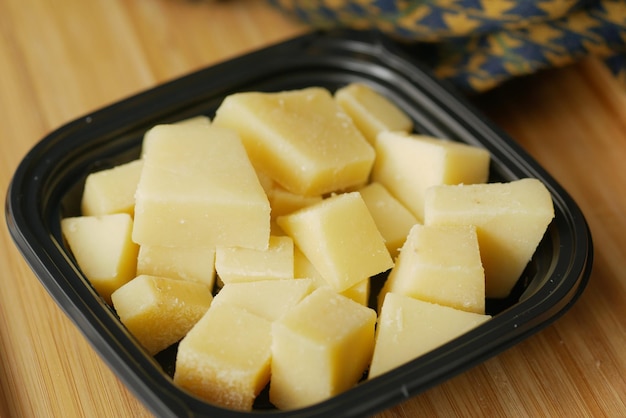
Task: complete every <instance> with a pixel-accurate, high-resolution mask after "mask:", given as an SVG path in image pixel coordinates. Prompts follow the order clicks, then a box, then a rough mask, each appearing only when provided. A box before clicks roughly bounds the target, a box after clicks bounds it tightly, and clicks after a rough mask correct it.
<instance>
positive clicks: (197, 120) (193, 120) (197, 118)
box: [174, 115, 211, 126]
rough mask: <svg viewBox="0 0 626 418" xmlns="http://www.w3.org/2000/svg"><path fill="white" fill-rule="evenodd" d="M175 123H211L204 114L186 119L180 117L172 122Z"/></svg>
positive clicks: (206, 124) (205, 124)
mask: <svg viewBox="0 0 626 418" xmlns="http://www.w3.org/2000/svg"><path fill="white" fill-rule="evenodd" d="M174 123H175V124H177V125H204V126H208V125H210V124H211V119H210V118H209V117H208V116H206V115H198V116H191V117H189V118H186V119H181V120H179V121H177V122H174Z"/></svg>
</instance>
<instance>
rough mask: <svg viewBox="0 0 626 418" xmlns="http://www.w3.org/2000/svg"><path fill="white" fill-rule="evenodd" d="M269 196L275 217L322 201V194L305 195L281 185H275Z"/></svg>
mask: <svg viewBox="0 0 626 418" xmlns="http://www.w3.org/2000/svg"><path fill="white" fill-rule="evenodd" d="M268 197H269V200H270V206H271V207H272V217H273V218H274V219H275V218H277V217H278V216H282V215H288V214H290V213H292V212H295V211H297V210H300V209H302V208H305V207H307V206H311V205H313V204H315V203H319V202H321V201H322V196H303V195H300V194H295V193H291V192H290V191H289V190H286V189H284V188H282V187H280V186H276V187H274V188H273V189H272V192H271V193H270V194H269V195H268Z"/></svg>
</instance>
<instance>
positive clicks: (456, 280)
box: [379, 224, 485, 314]
mask: <svg viewBox="0 0 626 418" xmlns="http://www.w3.org/2000/svg"><path fill="white" fill-rule="evenodd" d="M387 292H393V293H400V294H403V295H406V296H411V297H414V298H416V299H420V300H424V301H426V302H432V303H437V304H439V305H445V306H450V307H452V308H456V309H461V310H464V311H469V312H475V313H479V314H484V313H485V272H484V270H483V266H482V263H481V260H480V251H479V249H478V238H477V236H476V228H475V227H474V226H473V225H455V226H424V225H419V224H417V225H415V226H414V227H413V228H412V229H411V231H410V232H409V235H408V237H407V239H406V242H405V243H404V246H403V247H402V250H401V251H400V255H399V256H398V259H397V260H396V265H395V266H394V268H393V269H392V270H391V272H390V273H389V277H388V278H387V282H386V283H385V286H384V287H383V289H382V291H381V293H380V294H379V301H380V302H382V300H383V299H384V296H385V293H387Z"/></svg>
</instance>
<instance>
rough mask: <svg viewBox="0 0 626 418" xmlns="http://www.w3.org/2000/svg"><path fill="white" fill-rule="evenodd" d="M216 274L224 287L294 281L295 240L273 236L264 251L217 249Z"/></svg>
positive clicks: (230, 248) (239, 248) (241, 248)
mask: <svg viewBox="0 0 626 418" xmlns="http://www.w3.org/2000/svg"><path fill="white" fill-rule="evenodd" d="M215 270H216V272H217V274H218V275H219V277H220V279H221V280H222V282H223V283H237V282H248V281H254V280H278V279H293V240H292V239H291V238H290V237H288V236H274V235H271V236H270V238H269V245H268V248H267V249H264V250H257V249H252V248H243V247H221V246H220V247H217V248H216V249H215Z"/></svg>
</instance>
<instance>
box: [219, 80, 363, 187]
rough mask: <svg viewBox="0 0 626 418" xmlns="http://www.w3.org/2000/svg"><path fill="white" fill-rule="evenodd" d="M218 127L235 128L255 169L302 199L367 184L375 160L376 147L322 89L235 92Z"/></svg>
mask: <svg viewBox="0 0 626 418" xmlns="http://www.w3.org/2000/svg"><path fill="white" fill-rule="evenodd" d="M213 125H214V126H223V127H228V128H230V129H234V130H236V131H237V132H238V133H239V134H240V135H241V138H242V140H243V143H244V145H245V147H246V150H247V151H248V154H249V155H250V159H251V160H252V162H253V164H254V165H255V167H258V168H259V169H260V170H262V171H263V172H265V173H267V174H268V175H269V176H270V177H271V178H272V179H273V180H275V181H276V182H278V183H279V184H280V185H281V186H283V187H284V188H285V189H287V190H289V191H290V192H292V193H296V194H300V195H312V196H316V195H322V194H325V193H329V192H333V191H337V190H342V189H345V188H348V187H351V186H355V185H361V184H364V183H366V182H367V179H368V177H369V174H370V171H371V168H372V164H373V162H374V150H373V148H372V146H371V145H370V144H369V143H368V142H367V140H366V139H365V138H364V137H363V135H362V134H361V133H360V131H359V130H358V129H357V128H356V126H354V123H353V122H352V120H351V119H350V117H349V116H348V115H346V114H345V112H344V111H343V110H341V108H340V106H339V105H338V104H337V103H336V102H335V101H334V99H333V97H332V95H331V94H330V92H329V91H328V90H326V89H323V88H320V87H311V88H305V89H302V90H292V91H285V92H277V93H263V92H246V93H236V94H232V95H230V96H227V97H226V98H225V99H224V101H223V102H222V104H221V105H220V107H219V108H218V109H217V111H216V115H215V118H214V119H213Z"/></svg>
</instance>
